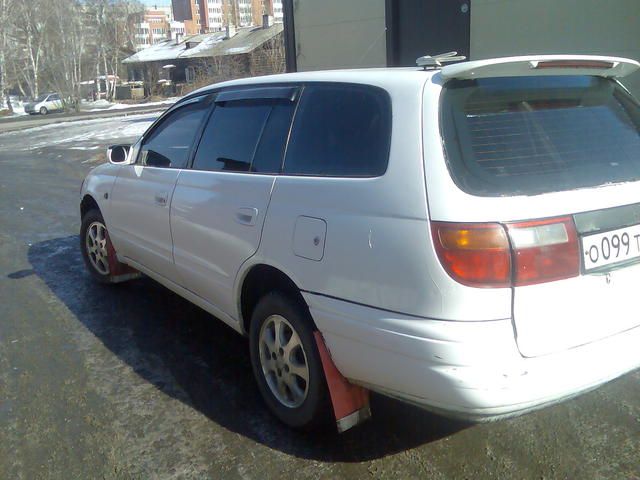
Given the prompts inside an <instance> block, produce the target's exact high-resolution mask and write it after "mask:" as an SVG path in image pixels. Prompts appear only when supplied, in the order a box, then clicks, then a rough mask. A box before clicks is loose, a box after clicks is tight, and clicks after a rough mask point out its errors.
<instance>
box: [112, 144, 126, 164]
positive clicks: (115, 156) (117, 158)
mask: <svg viewBox="0 0 640 480" xmlns="http://www.w3.org/2000/svg"><path fill="white" fill-rule="evenodd" d="M130 149H131V145H111V146H110V147H109V148H107V159H108V160H109V162H110V163H116V164H119V165H122V164H125V163H127V159H128V158H129V150H130Z"/></svg>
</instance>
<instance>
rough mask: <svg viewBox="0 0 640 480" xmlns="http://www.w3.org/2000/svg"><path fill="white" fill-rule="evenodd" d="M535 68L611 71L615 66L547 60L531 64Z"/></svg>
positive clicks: (607, 63) (604, 61)
mask: <svg viewBox="0 0 640 480" xmlns="http://www.w3.org/2000/svg"><path fill="white" fill-rule="evenodd" d="M531 63H532V64H533V68H596V69H605V70H606V69H609V68H613V67H614V66H615V64H614V63H613V62H609V61H606V60H545V61H542V62H531Z"/></svg>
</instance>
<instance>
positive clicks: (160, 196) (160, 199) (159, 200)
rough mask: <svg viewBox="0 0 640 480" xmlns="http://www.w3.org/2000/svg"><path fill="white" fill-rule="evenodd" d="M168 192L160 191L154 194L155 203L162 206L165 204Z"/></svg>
mask: <svg viewBox="0 0 640 480" xmlns="http://www.w3.org/2000/svg"><path fill="white" fill-rule="evenodd" d="M168 196H169V194H168V193H167V192H160V193H156V194H155V201H156V204H157V205H160V206H162V207H164V206H166V205H167V197H168Z"/></svg>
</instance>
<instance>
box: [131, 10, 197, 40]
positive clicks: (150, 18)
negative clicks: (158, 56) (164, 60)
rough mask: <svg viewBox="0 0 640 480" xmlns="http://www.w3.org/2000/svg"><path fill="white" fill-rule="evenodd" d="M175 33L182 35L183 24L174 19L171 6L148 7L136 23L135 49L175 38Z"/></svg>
mask: <svg viewBox="0 0 640 480" xmlns="http://www.w3.org/2000/svg"><path fill="white" fill-rule="evenodd" d="M176 34H182V35H184V34H185V25H184V23H183V22H176V21H174V19H173V14H172V11H171V7H169V6H166V7H162V6H161V7H158V6H154V7H148V8H146V9H145V11H144V14H143V17H142V21H141V22H140V23H138V24H136V33H135V41H136V50H138V51H139V50H142V49H144V48H148V47H150V46H151V45H155V44H157V43H159V42H161V41H163V40H166V39H167V38H175V36H176Z"/></svg>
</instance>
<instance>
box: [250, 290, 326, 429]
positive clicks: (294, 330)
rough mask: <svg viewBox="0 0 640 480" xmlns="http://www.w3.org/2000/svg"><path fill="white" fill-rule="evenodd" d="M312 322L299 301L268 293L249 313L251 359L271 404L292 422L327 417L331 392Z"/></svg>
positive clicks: (307, 423) (313, 422) (307, 424)
mask: <svg viewBox="0 0 640 480" xmlns="http://www.w3.org/2000/svg"><path fill="white" fill-rule="evenodd" d="M313 331H314V328H313V322H312V321H311V318H310V316H309V313H308V312H307V311H306V309H305V308H304V306H302V305H301V304H300V302H299V301H295V300H293V299H292V298H290V297H288V296H286V295H284V294H282V293H279V292H272V293H269V294H267V295H265V296H264V297H263V298H262V299H261V300H260V301H259V302H258V305H257V306H256V308H255V310H254V312H253V315H252V317H251V329H250V350H251V365H252V367H253V373H254V376H255V378H256V381H257V383H258V388H259V390H260V393H261V394H262V397H263V398H264V401H265V403H266V404H267V406H268V407H269V409H270V410H271V411H272V412H273V413H274V414H275V415H276V416H277V417H278V418H279V419H280V420H281V421H282V422H284V423H286V424H287V425H289V426H290V427H293V428H305V429H306V428H313V427H317V426H320V425H322V424H323V423H325V422H327V421H328V419H329V418H330V417H329V414H330V403H329V395H328V390H327V386H326V380H325V377H324V372H323V369H322V362H321V360H320V354H319V353H318V349H317V347H316V343H315V338H314V336H313Z"/></svg>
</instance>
